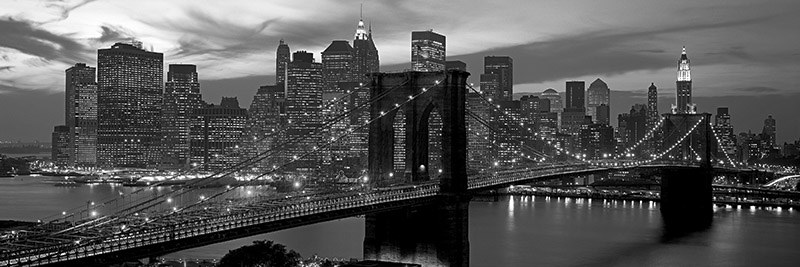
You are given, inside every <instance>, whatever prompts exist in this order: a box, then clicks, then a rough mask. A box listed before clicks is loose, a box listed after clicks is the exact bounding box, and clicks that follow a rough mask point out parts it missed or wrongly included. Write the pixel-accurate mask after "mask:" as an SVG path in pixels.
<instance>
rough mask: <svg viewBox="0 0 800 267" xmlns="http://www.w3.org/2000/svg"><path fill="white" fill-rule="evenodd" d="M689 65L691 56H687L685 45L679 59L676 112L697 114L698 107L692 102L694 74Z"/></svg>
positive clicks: (673, 109)
mask: <svg viewBox="0 0 800 267" xmlns="http://www.w3.org/2000/svg"><path fill="white" fill-rule="evenodd" d="M691 72H692V70H691V68H690V67H689V58H688V57H687V56H686V47H685V46H684V47H683V52H681V58H680V59H678V80H677V81H676V82H675V84H676V88H677V92H676V94H677V95H676V99H675V106H673V107H672V113H674V114H695V113H696V112H697V107H696V106H695V105H694V103H692V75H691Z"/></svg>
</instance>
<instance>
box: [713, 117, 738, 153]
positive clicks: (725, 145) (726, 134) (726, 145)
mask: <svg viewBox="0 0 800 267" xmlns="http://www.w3.org/2000/svg"><path fill="white" fill-rule="evenodd" d="M714 132H715V133H716V135H717V140H719V146H717V147H718V148H719V152H721V153H725V154H728V156H729V157H732V158H733V157H735V156H736V135H734V133H733V125H732V124H731V115H730V114H729V113H728V108H727V107H718V108H717V115H716V116H714ZM721 158H722V159H725V157H724V156H723V157H721Z"/></svg>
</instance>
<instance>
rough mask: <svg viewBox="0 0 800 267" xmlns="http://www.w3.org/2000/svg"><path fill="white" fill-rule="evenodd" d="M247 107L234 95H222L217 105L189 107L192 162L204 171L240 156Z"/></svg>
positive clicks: (220, 166) (228, 163)
mask: <svg viewBox="0 0 800 267" xmlns="http://www.w3.org/2000/svg"><path fill="white" fill-rule="evenodd" d="M246 123H247V110H246V109H243V108H240V107H239V101H238V100H237V99H236V98H235V97H223V98H222V101H220V104H219V105H213V104H211V105H207V106H205V107H203V108H200V109H195V110H193V111H192V120H191V123H190V147H191V152H190V155H191V158H190V161H191V164H192V165H195V166H199V167H200V169H202V170H204V171H218V170H222V169H224V168H226V167H229V166H232V165H234V164H236V163H237V162H239V161H240V160H241V155H239V153H241V152H242V150H240V149H238V148H237V146H238V145H240V144H241V143H242V141H243V139H244V136H245V135H244V128H245V125H246Z"/></svg>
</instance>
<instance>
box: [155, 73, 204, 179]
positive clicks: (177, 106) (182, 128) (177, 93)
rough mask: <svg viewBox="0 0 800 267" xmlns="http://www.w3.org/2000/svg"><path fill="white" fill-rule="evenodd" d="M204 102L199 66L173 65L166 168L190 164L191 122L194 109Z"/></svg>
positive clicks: (165, 120) (165, 118)
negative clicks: (199, 78)
mask: <svg viewBox="0 0 800 267" xmlns="http://www.w3.org/2000/svg"><path fill="white" fill-rule="evenodd" d="M202 101H203V99H202V95H201V94H200V81H199V80H198V75H197V66H195V65H188V64H170V65H169V71H168V72H167V82H166V83H165V84H164V106H163V113H162V125H161V131H162V133H163V135H164V139H163V141H162V147H163V148H162V154H161V157H162V158H161V164H162V167H164V168H170V169H171V168H186V167H188V164H189V124H190V122H191V117H192V111H193V110H195V109H199V108H202V106H203V104H202Z"/></svg>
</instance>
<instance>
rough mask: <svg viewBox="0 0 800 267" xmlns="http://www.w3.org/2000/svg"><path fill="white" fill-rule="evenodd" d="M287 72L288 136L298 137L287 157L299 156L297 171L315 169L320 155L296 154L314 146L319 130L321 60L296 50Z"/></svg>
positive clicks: (320, 123) (320, 119) (321, 84)
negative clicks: (302, 156) (319, 61)
mask: <svg viewBox="0 0 800 267" xmlns="http://www.w3.org/2000/svg"><path fill="white" fill-rule="evenodd" d="M292 59H293V60H292V63H290V64H289V68H288V69H287V71H286V72H287V75H286V87H287V88H286V116H287V119H288V121H287V133H286V134H287V139H288V140H295V139H297V140H298V141H297V142H296V143H294V144H292V145H291V146H290V147H289V155H287V156H288V157H289V159H294V158H295V157H298V160H297V162H296V163H295V164H294V165H293V166H296V169H297V170H298V171H302V172H308V171H314V170H316V169H317V168H318V167H319V163H320V156H319V155H318V154H312V155H309V156H307V157H304V158H299V157H300V156H301V155H302V154H304V153H306V152H308V151H309V149H313V148H314V147H316V146H317V145H318V143H319V141H320V135H319V133H315V132H314V131H315V130H316V129H317V128H319V127H320V126H321V125H322V117H321V111H322V91H323V80H322V64H320V63H317V62H314V55H313V54H311V53H308V52H305V51H298V52H295V53H294V54H293V55H292Z"/></svg>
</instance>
